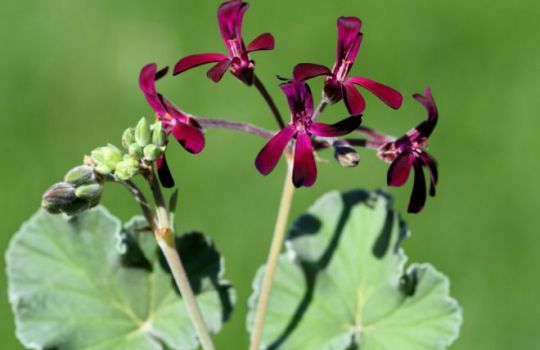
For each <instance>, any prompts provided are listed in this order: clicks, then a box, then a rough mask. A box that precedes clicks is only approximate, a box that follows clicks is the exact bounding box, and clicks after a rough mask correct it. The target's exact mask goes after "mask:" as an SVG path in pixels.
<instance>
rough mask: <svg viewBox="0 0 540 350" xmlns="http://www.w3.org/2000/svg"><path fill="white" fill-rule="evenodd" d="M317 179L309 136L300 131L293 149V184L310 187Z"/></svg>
mask: <svg viewBox="0 0 540 350" xmlns="http://www.w3.org/2000/svg"><path fill="white" fill-rule="evenodd" d="M316 179H317V165H316V164H315V156H314V155H313V147H312V146H311V138H310V137H309V135H308V134H307V133H300V134H298V136H297V138H296V146H295V149H294V165H293V178H292V181H293V184H294V186H295V187H301V186H305V187H310V186H312V185H313V184H314V183H315V180H316Z"/></svg>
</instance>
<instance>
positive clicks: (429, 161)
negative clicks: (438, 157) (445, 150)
mask: <svg viewBox="0 0 540 350" xmlns="http://www.w3.org/2000/svg"><path fill="white" fill-rule="evenodd" d="M420 158H421V159H422V161H423V162H424V164H425V165H426V167H427V168H428V170H429V175H430V179H431V185H430V186H429V195H430V196H432V197H433V196H435V186H436V185H437V181H438V180H439V173H438V171H437V162H435V159H433V158H432V157H431V156H430V155H429V154H427V153H426V152H421V153H420Z"/></svg>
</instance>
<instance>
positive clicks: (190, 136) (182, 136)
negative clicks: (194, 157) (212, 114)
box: [170, 123, 205, 154]
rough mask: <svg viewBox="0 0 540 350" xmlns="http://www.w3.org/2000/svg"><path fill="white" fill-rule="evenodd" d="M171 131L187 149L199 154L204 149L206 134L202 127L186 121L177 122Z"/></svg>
mask: <svg viewBox="0 0 540 350" xmlns="http://www.w3.org/2000/svg"><path fill="white" fill-rule="evenodd" d="M170 131H171V133H172V134H173V136H174V138H175V139H176V140H177V141H178V142H179V143H180V144H181V145H182V147H184V148H185V149H186V151H188V152H190V153H193V154H197V153H200V152H201V151H202V150H203V149H204V144H205V141H204V134H203V132H202V131H201V129H199V128H197V127H194V126H192V125H189V124H185V123H175V124H174V125H173V127H172V128H171V129H170Z"/></svg>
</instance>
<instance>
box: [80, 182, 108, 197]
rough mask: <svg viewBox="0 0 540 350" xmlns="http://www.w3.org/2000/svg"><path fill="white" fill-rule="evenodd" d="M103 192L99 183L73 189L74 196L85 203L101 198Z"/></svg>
mask: <svg viewBox="0 0 540 350" xmlns="http://www.w3.org/2000/svg"><path fill="white" fill-rule="evenodd" d="M102 191H103V185H101V184H100V183H97V182H96V183H93V184H88V185H82V186H79V187H77V188H76V189H75V195H76V196H77V197H78V198H81V199H85V200H87V201H93V200H95V199H99V198H100V197H101V192H102Z"/></svg>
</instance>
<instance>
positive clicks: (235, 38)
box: [174, 0, 274, 85]
mask: <svg viewBox="0 0 540 350" xmlns="http://www.w3.org/2000/svg"><path fill="white" fill-rule="evenodd" d="M248 7H249V5H248V4H247V3H245V2H242V1H241V0H231V1H227V2H224V3H223V4H221V6H220V7H219V9H218V22H219V30H220V31H221V36H222V37H223V41H224V42H225V46H226V47H227V51H228V52H229V55H224V54H220V53H204V54H198V55H191V56H187V57H184V58H182V59H180V60H179V61H178V62H177V63H176V65H175V66H174V75H176V74H180V73H182V72H185V71H186V70H188V69H191V68H194V67H197V66H200V65H203V64H207V63H216V64H215V65H214V66H213V67H212V68H211V69H210V70H209V71H208V73H207V75H208V77H209V78H210V79H212V80H213V81H214V82H218V81H220V80H221V78H222V77H223V74H225V72H226V71H227V69H229V68H230V70H231V73H232V74H233V75H234V76H235V77H237V78H238V79H240V80H241V81H242V82H244V83H245V84H247V85H251V84H253V80H254V70H255V62H254V61H253V60H251V59H250V57H249V53H251V52H254V51H260V50H272V49H273V48H274V37H273V36H272V34H270V33H264V34H261V35H259V36H258V37H256V38H255V39H254V40H253V41H252V42H251V43H249V44H248V45H247V47H246V46H245V44H244V40H243V39H242V18H243V17H244V13H245V12H246V11H247V9H248Z"/></svg>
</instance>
